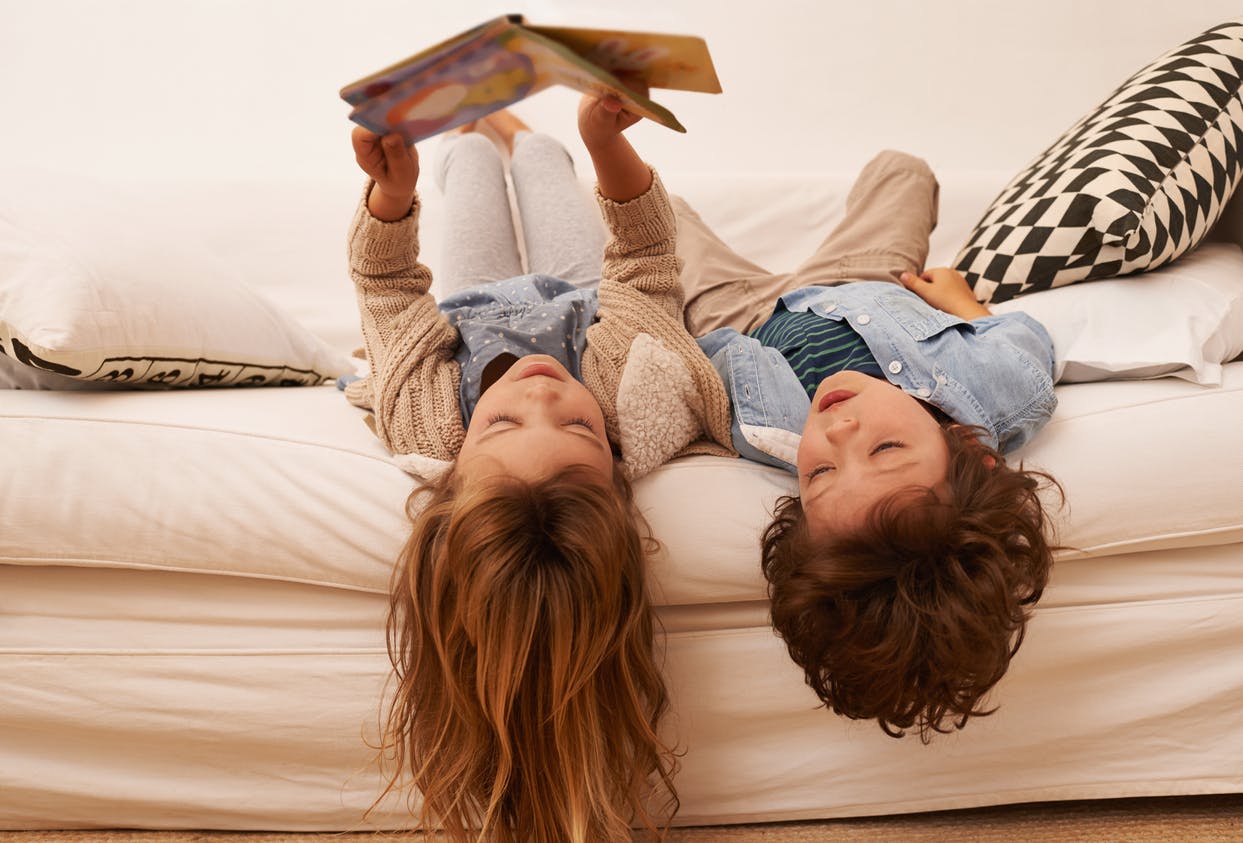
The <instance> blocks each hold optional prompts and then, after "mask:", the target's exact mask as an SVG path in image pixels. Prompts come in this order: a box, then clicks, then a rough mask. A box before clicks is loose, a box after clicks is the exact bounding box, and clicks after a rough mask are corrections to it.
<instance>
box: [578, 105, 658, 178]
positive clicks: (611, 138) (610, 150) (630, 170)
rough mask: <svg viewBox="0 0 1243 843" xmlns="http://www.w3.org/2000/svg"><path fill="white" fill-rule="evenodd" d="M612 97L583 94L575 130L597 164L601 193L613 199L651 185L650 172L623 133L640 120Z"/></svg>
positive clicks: (594, 163)
mask: <svg viewBox="0 0 1243 843" xmlns="http://www.w3.org/2000/svg"><path fill="white" fill-rule="evenodd" d="M639 119H640V118H639V117H637V116H635V115H633V114H631V113H630V112H628V111H626V110H624V109H623V108H622V106H621V101H620V100H618V99H616V98H614V97H607V98H605V99H597V98H596V97H592V96H586V97H583V100H582V102H581V103H580V104H579V107H578V132H579V135H581V136H582V139H583V145H584V146H586V147H587V152H588V154H589V155H591V163H592V164H593V165H594V166H595V168H596V182H597V183H598V185H599V187H600V193H601V195H602V196H604V198H606V199H612V200H613V201H614V202H628V201H630V200H631V199H634V198H636V197H638V196H642V195H643V194H644V193H646V192H647V189H648V188H649V187H651V185H652V172H651V170H650V169H649V168H648V166H647V164H645V163H643V159H641V158H640V157H639V154H638V153H637V152H635V151H634V147H632V146H631V145H630V141H628V140H626V138H625V137H624V136H623V135H622V132H624V131H625V130H626V129H628V128H630V127H631V126H633V125H634V124H635V123H637V122H638V121H639Z"/></svg>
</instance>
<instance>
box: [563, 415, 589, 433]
mask: <svg viewBox="0 0 1243 843" xmlns="http://www.w3.org/2000/svg"><path fill="white" fill-rule="evenodd" d="M575 424H578V425H582V426H583V427H585V428H587V429H588V430H590V431H591V432H592V433H595V432H596V426H595V425H593V424H592V423H591V419H588V418H587V417H585V416H579V417H577V418H573V419H570V420H569V421H568V422H566V423H565V426H566V427H569V426H570V425H575Z"/></svg>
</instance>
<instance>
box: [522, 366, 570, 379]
mask: <svg viewBox="0 0 1243 843" xmlns="http://www.w3.org/2000/svg"><path fill="white" fill-rule="evenodd" d="M536 375H543V376H544V377H547V378H552V379H553V380H562V377H561V372H559V371H558V370H557V367H556V366H553V365H551V364H549V363H531V364H530V365H527V366H524V367H523V368H522V370H521V371H520V372H519V373H518V378H517V380H523V379H525V378H531V377H535V376H536Z"/></svg>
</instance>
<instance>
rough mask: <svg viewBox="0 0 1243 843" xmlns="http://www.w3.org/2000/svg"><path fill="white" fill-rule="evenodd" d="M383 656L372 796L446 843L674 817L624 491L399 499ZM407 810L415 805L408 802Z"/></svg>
mask: <svg viewBox="0 0 1243 843" xmlns="http://www.w3.org/2000/svg"><path fill="white" fill-rule="evenodd" d="M407 510H408V513H409V515H410V518H411V520H412V522H413V532H412V534H411V536H410V539H409V540H408V541H407V543H406V545H405V548H404V549H403V550H402V553H401V556H400V559H399V561H398V566H397V569H396V571H395V579H394V586H393V588H392V595H391V602H390V613H389V620H388V649H389V657H390V659H391V660H392V663H393V667H394V670H395V677H396V691H395V696H394V698H393V700H392V703H391V705H390V707H389V711H388V721H387V728H386V734H385V749H386V750H387V755H388V759H389V760H391V761H392V762H393V764H394V769H393V771H392V774H391V776H390V778H389V782H388V789H387V790H386V791H385V792H386V793H387V792H389V791H392V790H394V789H397V788H401V787H403V786H406V785H411V786H413V788H414V789H417V791H418V792H419V793H421V796H422V804H421V806H420V807H419V809H418V811H417V815H418V817H419V820H420V824H421V827H422V828H424V829H429V830H430V829H431V828H434V827H435V826H436V825H439V826H440V827H442V828H443V830H444V831H445V832H446V834H447V835H448V837H449V839H450V840H451V841H455V843H456V841H463V840H469V839H475V838H476V836H478V838H479V839H489V840H497V841H524V843H525V841H537V842H542V841H548V843H552V841H592V843H594V842H595V841H626V842H627V843H629V841H630V840H631V832H630V826H631V824H632V823H636V824H638V825H641V826H643V827H645V828H647V829H648V830H649V831H650V832H653V833H655V834H656V835H657V836H660V835H661V834H662V828H661V826H662V825H663V823H662V822H661V819H662V817H663V818H664V823H667V820H668V818H670V817H672V814H673V813H674V812H676V810H677V795H676V791H675V790H674V786H673V780H672V778H673V774H674V771H675V769H676V766H677V765H676V758H675V756H674V754H673V752H672V751H671V749H670V748H669V747H668V746H667V745H666V744H665V743H664V742H663V741H662V740H661V738H660V736H659V734H658V732H657V726H658V721H659V720H660V718H661V716H662V714H663V713H664V712H665V710H666V709H667V708H668V696H667V693H666V690H665V685H664V680H663V677H662V675H661V672H660V666H659V664H658V663H657V659H656V655H655V652H654V649H653V647H654V643H655V642H654V635H655V630H654V626H655V621H654V617H653V612H652V609H651V606H650V603H649V600H648V597H647V592H646V588H645V582H644V574H645V559H646V550H647V549H648V548H647V543H646V542H645V540H644V537H643V536H642V535H641V533H640V531H639V527H638V523H637V522H638V518H639V517H638V514H637V512H635V511H634V507H633V504H632V497H631V491H630V486H629V484H628V483H627V482H626V480H625V479H624V477H622V475H621V474H620V472H615V473H614V478H613V483H612V485H611V486H610V485H609V484H608V483H601V482H600V480H599V478H598V477H597V476H592V475H589V474H587V473H586V472H585V471H583V470H582V469H577V468H570V469H567V470H564V471H562V472H560V473H558V474H556V475H555V476H553V477H550V478H547V479H545V480H542V481H539V482H525V481H522V480H518V479H515V478H496V479H491V480H487V481H483V482H472V483H470V484H462V483H460V482H458V480H457V479H456V478H455V477H454V476H453V475H452V473H451V474H450V475H448V476H446V477H444V478H442V479H440V480H439V481H437V482H435V483H433V484H431V485H429V486H428V487H426V488H424V489H422V490H418V491H416V492H415V493H414V494H413V495H411V497H410V501H409V503H408V504H407ZM409 798H410V800H411V804H412V805H413V801H414V799H415V793H414V792H413V791H412V792H411V793H410V794H409Z"/></svg>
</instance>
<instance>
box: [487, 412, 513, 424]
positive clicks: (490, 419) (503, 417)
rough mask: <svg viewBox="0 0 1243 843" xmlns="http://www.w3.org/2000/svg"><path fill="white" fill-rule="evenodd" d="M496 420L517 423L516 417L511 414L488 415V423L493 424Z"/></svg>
mask: <svg viewBox="0 0 1243 843" xmlns="http://www.w3.org/2000/svg"><path fill="white" fill-rule="evenodd" d="M498 422H509V423H511V424H518V420H517V419H516V418H514V417H513V416H508V415H506V414H504V413H493V414H492V415H490V416H488V424H489V425H494V424H496V423H498Z"/></svg>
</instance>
